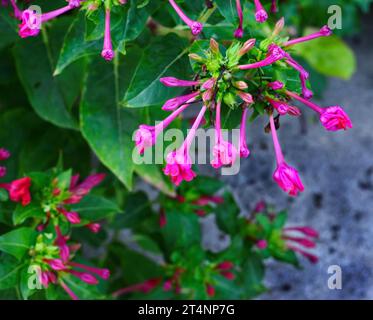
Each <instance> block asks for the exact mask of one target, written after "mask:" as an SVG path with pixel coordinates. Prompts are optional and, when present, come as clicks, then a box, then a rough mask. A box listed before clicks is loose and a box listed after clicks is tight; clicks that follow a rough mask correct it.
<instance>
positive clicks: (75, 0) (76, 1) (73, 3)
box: [68, 0, 80, 8]
mask: <svg viewBox="0 0 373 320" xmlns="http://www.w3.org/2000/svg"><path fill="white" fill-rule="evenodd" d="M68 2H69V6H70V7H71V8H78V7H80V0H68Z"/></svg>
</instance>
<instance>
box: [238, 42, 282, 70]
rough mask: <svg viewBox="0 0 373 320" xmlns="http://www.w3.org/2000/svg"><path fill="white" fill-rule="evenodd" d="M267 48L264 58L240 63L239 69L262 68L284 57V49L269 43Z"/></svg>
mask: <svg viewBox="0 0 373 320" xmlns="http://www.w3.org/2000/svg"><path fill="white" fill-rule="evenodd" d="M268 49H269V50H268V54H267V57H266V58H265V59H263V60H261V61H258V62H255V63H251V64H246V65H241V66H238V68H239V69H241V70H247V69H257V68H263V67H266V66H269V65H270V64H273V63H275V62H276V61H279V60H281V59H283V58H285V57H286V53H285V51H284V50H282V49H281V48H280V47H279V46H277V45H275V44H272V45H270V46H269V48H268Z"/></svg>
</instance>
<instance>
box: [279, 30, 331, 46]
mask: <svg viewBox="0 0 373 320" xmlns="http://www.w3.org/2000/svg"><path fill="white" fill-rule="evenodd" d="M332 33H333V32H332V30H330V28H329V27H328V26H323V27H322V28H321V29H320V31H318V32H315V33H312V34H309V35H308V36H305V37H301V38H297V39H293V40H289V41H288V42H286V43H285V44H284V45H285V46H286V47H289V46H292V45H294V44H297V43H301V42H305V41H310V40H313V39H317V38H320V37H328V36H330V35H332Z"/></svg>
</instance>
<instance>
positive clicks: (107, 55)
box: [101, 9, 115, 61]
mask: <svg viewBox="0 0 373 320" xmlns="http://www.w3.org/2000/svg"><path fill="white" fill-rule="evenodd" d="M114 55H115V54H114V51H113V46H112V44H111V33H110V9H106V11H105V34H104V47H103V48H102V51H101V56H102V57H103V58H104V59H105V60H106V61H111V60H113V58H114Z"/></svg>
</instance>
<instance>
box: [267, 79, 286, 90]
mask: <svg viewBox="0 0 373 320" xmlns="http://www.w3.org/2000/svg"><path fill="white" fill-rule="evenodd" d="M267 86H268V87H269V88H271V89H272V90H281V89H283V88H284V84H283V83H282V82H281V81H278V80H276V81H273V82H269V83H268V84H267Z"/></svg>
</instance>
